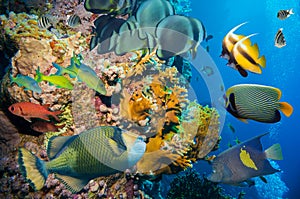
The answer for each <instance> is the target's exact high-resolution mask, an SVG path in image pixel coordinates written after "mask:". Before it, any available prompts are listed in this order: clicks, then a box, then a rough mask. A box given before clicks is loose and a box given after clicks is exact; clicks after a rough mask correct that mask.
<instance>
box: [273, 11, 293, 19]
mask: <svg viewBox="0 0 300 199" xmlns="http://www.w3.org/2000/svg"><path fill="white" fill-rule="evenodd" d="M292 14H294V13H293V8H291V9H290V10H279V11H278V13H277V18H278V19H281V20H284V19H286V18H288V17H289V16H291V15H292Z"/></svg>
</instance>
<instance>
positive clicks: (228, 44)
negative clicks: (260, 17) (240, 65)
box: [220, 22, 251, 60]
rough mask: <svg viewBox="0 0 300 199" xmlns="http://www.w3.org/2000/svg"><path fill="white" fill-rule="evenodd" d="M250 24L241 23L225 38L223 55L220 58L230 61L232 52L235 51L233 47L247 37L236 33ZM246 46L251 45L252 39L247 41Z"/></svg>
mask: <svg viewBox="0 0 300 199" xmlns="http://www.w3.org/2000/svg"><path fill="white" fill-rule="evenodd" d="M246 23H248V22H244V23H241V24H239V25H237V26H236V27H234V28H232V29H231V30H230V31H229V32H228V33H227V34H226V35H225V37H224V39H223V41H222V53H221V55H220V57H222V58H224V59H227V60H229V59H230V56H231V52H232V49H233V46H234V45H235V44H236V43H237V42H238V41H239V40H241V39H243V38H244V37H245V36H244V35H238V34H235V33H234V32H235V31H236V30H237V29H238V28H240V27H241V26H243V25H244V24H246ZM245 43H246V45H251V41H250V39H247V40H246V41H245Z"/></svg>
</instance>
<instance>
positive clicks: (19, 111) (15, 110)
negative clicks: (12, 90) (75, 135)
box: [8, 102, 61, 122]
mask: <svg viewBox="0 0 300 199" xmlns="http://www.w3.org/2000/svg"><path fill="white" fill-rule="evenodd" d="M48 108H49V105H43V106H42V105H39V104H34V103H31V102H19V103H15V104H12V105H11V106H10V107H8V110H9V111H10V112H11V113H12V114H14V115H17V116H20V117H23V118H24V119H25V120H27V121H29V122H31V120H30V119H31V118H40V119H43V120H47V121H50V119H49V116H52V117H53V118H54V119H55V120H56V121H59V118H58V117H57V115H59V114H61V111H54V112H51V111H49V110H48Z"/></svg>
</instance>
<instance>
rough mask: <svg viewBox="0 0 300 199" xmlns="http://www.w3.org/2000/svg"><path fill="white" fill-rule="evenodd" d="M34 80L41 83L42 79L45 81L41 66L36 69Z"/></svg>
mask: <svg viewBox="0 0 300 199" xmlns="http://www.w3.org/2000/svg"><path fill="white" fill-rule="evenodd" d="M34 80H35V81H36V82H37V83H39V82H41V81H43V74H42V73H41V72H40V67H38V69H37V70H36V75H35V77H34Z"/></svg>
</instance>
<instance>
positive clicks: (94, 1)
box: [84, 0, 139, 15]
mask: <svg viewBox="0 0 300 199" xmlns="http://www.w3.org/2000/svg"><path fill="white" fill-rule="evenodd" d="M138 3H139V1H138V0H85V2H84V8H85V9H86V10H87V11H89V12H92V13H95V14H108V15H125V14H130V15H131V14H132V13H134V12H135V11H136V9H137V7H138Z"/></svg>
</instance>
